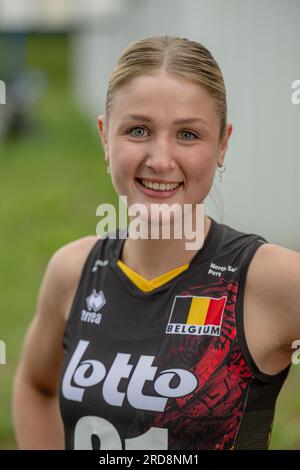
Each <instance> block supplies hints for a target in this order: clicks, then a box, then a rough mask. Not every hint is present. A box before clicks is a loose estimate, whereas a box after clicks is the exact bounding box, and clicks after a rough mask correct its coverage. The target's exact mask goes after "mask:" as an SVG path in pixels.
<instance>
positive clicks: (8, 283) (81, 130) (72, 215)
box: [0, 34, 300, 449]
mask: <svg viewBox="0 0 300 470" xmlns="http://www.w3.org/2000/svg"><path fill="white" fill-rule="evenodd" d="M1 39H2V38H1V36H0V53H1V47H3V43H1ZM27 64H28V67H29V68H31V67H32V68H38V69H41V70H43V71H44V72H45V73H46V76H47V81H48V84H47V86H46V88H45V92H44V93H43V94H42V96H41V97H40V99H39V100H38V101H37V102H36V103H35V104H34V106H33V108H32V110H31V115H32V120H33V121H32V122H33V126H32V129H31V132H29V133H28V134H26V135H25V134H24V135H23V136H19V137H18V138H17V139H16V138H12V137H10V138H7V139H6V140H5V141H3V142H2V143H1V142H0V188H1V198H0V217H1V219H0V220H1V231H0V250H1V254H0V256H1V267H0V339H1V340H4V341H5V343H6V347H7V351H6V354H7V358H6V359H7V364H6V365H0V449H14V448H16V443H15V439H14V432H13V427H12V416H11V392H12V380H13V376H14V372H15V369H16V365H17V362H18V358H19V354H20V349H21V345H22V341H23V337H24V334H25V331H26V328H27V326H28V324H29V322H30V320H31V318H32V316H33V314H34V311H35V306H36V300H37V294H38V290H39V286H40V283H41V279H42V276H43V273H44V271H45V268H46V265H47V263H48V260H49V258H50V256H51V255H52V254H53V252H54V251H55V250H56V249H57V248H59V247H60V246H62V245H64V244H65V243H68V242H70V241H72V240H74V239H76V238H80V237H82V236H85V235H89V234H95V230H96V225H97V222H98V220H99V219H97V217H96V208H97V206H98V205H99V204H101V203H103V202H111V203H114V204H117V197H116V195H115V193H114V191H113V189H112V186H111V183H110V180H109V177H108V176H107V174H106V171H105V165H104V160H103V156H102V149H101V145H100V140H99V138H98V136H97V132H96V121H95V129H93V128H92V127H91V125H90V122H89V121H88V119H87V118H86V117H85V116H83V115H82V113H81V112H80V111H79V110H78V108H77V107H76V106H75V105H74V103H73V101H72V97H71V93H70V77H69V53H68V36H67V35H65V34H31V35H30V36H29V37H28V40H27ZM0 78H1V73H0ZM101 111H102V110H100V109H99V113H100V112H101ZM299 370H300V369H297V366H293V367H292V369H291V372H290V375H289V378H288V381H287V383H286V385H285V387H284V389H283V391H282V392H281V394H280V396H279V399H278V404H277V410H276V416H275V423H274V429H273V436H272V441H271V449H300V426H299V421H300V398H299V397H298V395H299V390H300V374H299ZM24 406H26V403H24Z"/></svg>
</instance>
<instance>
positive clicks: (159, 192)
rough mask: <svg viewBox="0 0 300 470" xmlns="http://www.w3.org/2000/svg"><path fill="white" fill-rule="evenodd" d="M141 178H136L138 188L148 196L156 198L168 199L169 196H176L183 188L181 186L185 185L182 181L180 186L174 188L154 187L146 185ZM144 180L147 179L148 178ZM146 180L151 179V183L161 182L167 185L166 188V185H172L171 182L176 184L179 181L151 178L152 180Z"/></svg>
mask: <svg viewBox="0 0 300 470" xmlns="http://www.w3.org/2000/svg"><path fill="white" fill-rule="evenodd" d="M141 180H142V179H141V178H135V183H136V186H137V188H138V189H139V190H140V191H141V192H142V193H143V194H145V195H146V196H148V197H151V198H155V199H167V198H169V197H172V196H174V195H175V194H176V193H177V192H178V191H179V190H180V188H181V186H182V185H183V183H182V182H180V183H179V186H177V187H176V188H174V189H153V188H149V187H148V188H147V187H146V186H144V185H143V184H142V182H141ZM143 180H144V181H145V180H146V178H145V179H144V178H143ZM146 181H149V182H150V181H151V183H153V184H155V183H156V184H161V185H165V188H166V185H167V184H168V185H170V184H176V183H178V182H176V181H173V182H171V181H162V180H158V179H156V180H155V179H151V180H146Z"/></svg>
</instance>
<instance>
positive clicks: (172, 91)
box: [99, 72, 232, 210]
mask: <svg viewBox="0 0 300 470" xmlns="http://www.w3.org/2000/svg"><path fill="white" fill-rule="evenodd" d="M107 127H108V129H107V130H106V129H105V126H104V117H103V116H100V117H99V128H100V133H101V137H102V143H103V147H104V150H105V159H106V160H107V161H108V162H109V166H110V171H111V177H112V182H113V185H114V187H115V190H116V191H117V193H118V194H119V195H125V196H127V198H128V199H127V200H128V205H131V204H134V203H142V204H145V205H146V206H147V209H148V210H150V204H151V203H156V204H158V203H168V204H174V203H179V204H181V205H183V204H187V203H189V204H197V203H198V204H199V203H202V202H203V201H204V199H205V198H206V196H207V194H208V193H209V191H210V188H211V185H212V182H213V177H214V174H215V170H216V165H217V164H219V165H221V164H222V163H223V160H224V155H225V151H226V149H227V143H228V139H229V137H230V134H231V130H232V127H231V125H230V124H229V125H228V126H227V129H226V134H225V136H224V138H223V139H222V141H220V139H219V136H220V117H219V115H218V113H217V110H216V104H215V101H214V98H213V97H212V96H211V95H210V94H209V92H208V91H206V89H205V88H203V87H202V86H200V85H199V84H197V83H194V82H192V81H190V80H187V79H184V78H181V77H178V76H175V75H170V74H167V73H165V72H162V73H158V74H157V75H154V76H152V75H142V76H139V77H137V78H135V79H133V80H132V81H131V82H130V83H129V84H127V85H126V86H124V87H123V88H121V89H120V90H119V91H118V92H117V94H116V95H115V97H114V101H113V104H112V107H111V110H110V115H109V122H108V123H107Z"/></svg>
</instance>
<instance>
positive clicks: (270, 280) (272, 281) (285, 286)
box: [247, 243, 300, 305]
mask: <svg viewBox="0 0 300 470" xmlns="http://www.w3.org/2000/svg"><path fill="white" fill-rule="evenodd" d="M247 282H248V288H249V289H253V290H254V291H255V292H256V293H257V295H259V296H260V297H261V298H262V299H265V300H266V301H267V300H269V301H271V302H274V303H275V305H276V304H277V303H278V302H279V305H284V304H285V302H286V301H288V303H290V301H291V300H292V297H291V295H292V296H293V295H294V294H296V296H295V297H294V299H295V300H297V298H298V296H299V292H293V290H294V289H296V288H298V291H299V288H300V253H298V252H296V251H293V250H290V249H288V248H285V247H283V246H280V245H276V244H272V243H265V244H263V245H262V246H261V247H260V248H259V249H258V250H257V251H256V253H255V255H254V257H253V259H252V261H251V263H250V266H249V271H248V281H247Z"/></svg>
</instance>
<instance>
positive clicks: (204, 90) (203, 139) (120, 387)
mask: <svg viewBox="0 0 300 470" xmlns="http://www.w3.org/2000/svg"><path fill="white" fill-rule="evenodd" d="M99 129H100V134H101V138H102V142H103V147H104V153H105V159H106V162H107V165H108V168H109V170H110V173H111V178H112V182H113V185H114V187H115V189H116V191H117V192H118V194H119V195H122V196H126V197H127V202H128V206H131V205H132V204H135V203H139V204H142V205H143V206H144V207H145V208H146V209H148V210H149V211H148V212H147V214H149V219H148V220H147V222H148V223H149V224H151V211H150V209H151V207H152V205H153V204H160V203H165V204H168V205H171V204H175V203H177V204H179V206H181V207H183V206H184V205H185V204H192V208H193V209H192V210H193V211H194V212H195V210H196V207H197V204H201V203H203V201H204V200H205V198H206V196H207V195H208V193H209V191H210V189H211V186H212V183H213V179H214V175H215V171H216V170H218V167H219V170H220V169H221V170H220V171H222V168H223V169H224V156H225V152H226V150H227V146H228V140H229V138H230V135H231V132H232V126H231V124H228V123H227V118H226V93H225V87H224V82H223V77H222V73H221V71H220V69H219V67H218V65H217V63H216V62H215V60H214V59H213V57H212V56H211V54H210V52H209V51H208V50H207V49H206V48H205V47H203V46H202V45H201V44H198V43H196V42H193V41H189V40H188V39H184V38H180V37H166V36H154V37H149V38H144V39H141V40H139V41H137V42H135V43H134V44H131V45H130V46H129V47H128V48H127V49H126V50H125V51H124V52H123V54H122V56H121V57H120V59H119V60H118V63H117V66H116V69H115V70H114V71H113V73H112V75H111V77H110V81H109V86H108V92H107V102H106V109H105V114H104V115H102V116H100V117H99ZM171 220H172V219H171ZM173 222H174V219H173ZM203 233H204V242H203V245H202V247H201V248H200V249H197V250H187V249H186V242H187V239H186V236H185V233H183V236H182V237H181V238H175V237H170V238H169V239H164V238H163V237H160V238H158V239H154V238H152V239H151V238H148V239H142V238H140V239H135V238H133V237H127V238H121V237H120V236H119V232H118V233H117V234H118V236H117V237H116V238H113V237H105V238H102V239H100V238H99V237H97V236H88V237H84V238H82V239H80V240H77V241H74V242H72V243H70V244H68V245H66V246H64V247H62V248H61V249H59V250H58V251H57V252H56V253H55V254H54V255H53V257H52V258H51V260H50V262H49V265H48V268H47V270H46V274H45V277H44V280H43V283H42V286H41V290H40V295H39V300H38V306H37V313H36V316H35V318H34V320H33V322H32V324H31V326H30V328H29V331H28V334H27V338H26V341H25V346H24V349H23V353H22V357H21V361H20V365H19V368H18V372H17V375H16V381H15V392H14V420H15V427H16V434H17V438H18V441H19V444H20V446H21V447H22V448H37V449H46V448H57V449H58V448H64V447H66V448H75V449H92V448H95V449H105V450H110V449H124V450H131V449H144V450H146V449H148V450H150V449H181V450H183V449H185V450H188V449H189V450H192V449H198V450H200V449H241V448H243V449H265V448H267V446H268V443H269V438H270V432H271V428H272V420H273V415H274V407H275V401H276V398H277V395H278V393H279V391H280V388H281V386H282V384H283V382H284V380H285V378H286V376H287V373H288V369H289V365H290V362H291V353H292V349H291V345H292V342H293V341H294V340H295V339H297V338H300V315H299V311H300V254H298V253H296V252H294V251H291V250H289V249H286V248H283V247H281V246H278V245H274V244H270V243H268V242H267V241H266V240H265V239H264V238H263V237H261V236H259V235H256V234H246V233H243V232H240V231H238V230H236V229H233V228H231V227H229V226H227V225H224V224H219V223H217V222H216V221H215V220H214V219H213V218H211V217H208V216H207V215H205V217H204V232H203ZM63 346H64V347H63ZM59 407H60V410H59ZM254 429H255V432H253V430H254Z"/></svg>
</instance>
